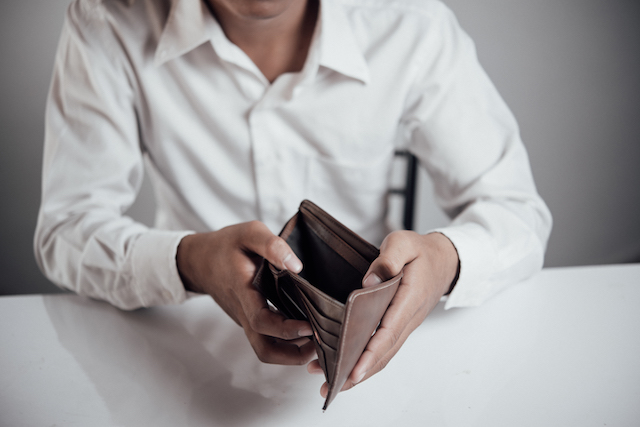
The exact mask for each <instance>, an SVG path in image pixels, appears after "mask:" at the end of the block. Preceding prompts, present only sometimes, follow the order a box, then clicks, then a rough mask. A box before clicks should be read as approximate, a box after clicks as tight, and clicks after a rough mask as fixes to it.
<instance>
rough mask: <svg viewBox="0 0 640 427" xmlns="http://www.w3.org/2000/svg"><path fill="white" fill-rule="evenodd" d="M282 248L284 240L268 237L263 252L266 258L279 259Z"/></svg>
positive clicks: (274, 236)
mask: <svg viewBox="0 0 640 427" xmlns="http://www.w3.org/2000/svg"><path fill="white" fill-rule="evenodd" d="M283 248H284V240H282V238H281V237H278V236H276V235H273V236H271V237H269V238H268V239H267V241H266V243H265V252H266V254H267V256H269V257H272V258H276V259H277V258H279V256H278V255H279V254H280V252H282V249H283Z"/></svg>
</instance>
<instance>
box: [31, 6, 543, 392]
mask: <svg viewBox="0 0 640 427" xmlns="http://www.w3.org/2000/svg"><path fill="white" fill-rule="evenodd" d="M398 147H404V148H408V149H409V150H411V151H412V152H414V153H415V154H416V155H417V156H418V158H419V159H420V161H421V163H422V164H423V165H424V166H425V167H426V168H427V170H428V171H429V173H430V174H431V176H432V178H433V180H434V183H435V191H436V195H437V199H438V201H439V202H440V204H441V206H442V207H443V209H444V210H445V211H446V212H447V213H448V214H449V215H450V216H451V217H452V218H453V222H452V223H451V225H450V226H448V227H444V228H442V229H438V230H433V231H432V232H430V233H428V234H426V235H419V234H417V233H414V232H410V231H397V232H393V233H390V234H387V233H388V230H387V229H386V228H385V225H384V224H385V221H384V219H385V212H386V204H385V200H386V193H387V190H388V173H389V168H390V165H391V162H392V159H393V153H394V151H395V149H396V148H398ZM143 162H144V165H145V166H146V167H147V170H148V171H149V174H150V176H151V178H152V181H153V185H154V188H155V192H156V199H157V204H158V213H157V216H156V225H155V227H154V228H152V229H149V228H147V227H145V226H143V225H141V224H138V223H135V222H134V221H132V220H131V219H130V218H128V217H126V216H124V215H123V213H124V212H125V211H126V209H127V208H128V207H129V206H130V205H131V203H132V202H133V200H134V199H135V195H136V192H137V190H138V188H139V186H140V183H141V179H142V175H143ZM304 198H309V199H311V200H313V201H314V202H316V203H317V204H318V205H320V206H321V207H323V208H324V209H326V210H327V211H328V212H330V213H331V214H332V215H334V216H336V217H337V218H338V219H339V220H340V221H342V222H344V223H345V224H346V225H347V226H349V227H350V228H352V229H353V230H354V231H356V232H358V233H359V234H361V235H363V236H364V237H365V238H367V239H368V240H370V241H372V242H380V241H382V244H381V254H380V257H379V258H378V259H377V260H376V261H374V263H373V264H372V265H371V268H370V269H369V271H368V272H367V274H366V275H365V278H364V280H363V286H365V287H367V286H371V285H373V284H376V283H379V282H380V281H381V280H384V279H386V278H389V277H391V276H394V275H396V274H398V273H399V272H400V271H402V270H403V271H404V277H403V279H402V283H401V285H400V287H399V289H398V292H397V294H396V296H395V298H394V299H393V301H392V303H391V305H390V307H389V309H388V310H387V312H386V314H385V316H384V318H383V320H382V323H381V327H380V329H379V330H378V331H377V332H376V334H375V335H374V337H373V338H372V339H371V341H370V343H369V344H368V346H367V349H366V350H365V352H364V354H363V355H362V357H361V358H360V360H359V362H358V364H357V365H356V367H355V368H354V370H353V372H352V373H351V376H350V377H349V380H348V381H347V383H346V384H345V387H344V388H343V389H346V388H350V387H352V386H353V385H355V384H357V383H359V382H361V381H362V380H364V379H366V378H368V377H370V376H371V375H373V374H375V373H377V372H378V371H380V370H381V369H382V368H383V367H384V366H385V365H386V364H387V363H388V361H389V360H390V359H391V358H392V357H393V355H394V354H395V353H396V352H397V351H398V349H399V348H400V346H401V345H402V344H403V343H404V341H405V340H406V339H407V337H408V335H409V334H410V333H411V332H412V331H413V330H414V329H415V328H416V327H417V326H418V325H420V323H421V322H422V321H423V320H424V319H425V317H426V316H427V315H428V314H429V312H430V311H431V310H432V309H433V308H434V306H435V305H436V304H437V302H438V301H439V300H440V298H441V297H442V296H443V295H444V294H446V293H448V292H449V291H450V290H451V289H452V288H453V290H452V292H451V294H450V295H449V297H448V302H447V308H449V307H454V306H471V305H478V304H480V303H481V302H482V301H484V300H485V299H487V298H488V297H489V296H491V295H492V294H494V293H495V292H497V291H499V290H500V289H502V288H503V287H505V286H506V285H508V284H510V283H514V282H516V281H519V280H522V279H524V278H526V277H528V276H530V275H532V274H534V273H535V272H536V271H537V270H539V269H540V267H541V265H542V260H543V253H544V247H545V245H546V240H547V238H548V234H549V230H550V226H551V217H550V214H549V212H548V210H547V208H546V206H545V205H544V203H543V202H542V201H541V199H540V198H539V197H538V195H537V193H536V190H535V186H534V184H533V179H532V177H531V174H530V169H529V164H528V160H527V155H526V152H525V150H524V147H523V145H522V142H521V141H520V138H519V135H518V128H517V125H516V123H515V120H514V119H513V117H512V115H511V113H510V112H509V110H508V109H507V107H506V106H505V105H504V103H503V102H502V100H501V99H500V97H499V95H498V94H497V92H496V90H495V89H494V88H493V86H492V85H491V83H490V82H489V80H488V79H487V77H486V76H485V74H484V72H483V71H482V69H481V68H480V66H479V64H478V62H477V59H476V56H475V52H474V47H473V44H472V42H471V41H470V40H469V38H468V37H467V36H466V35H465V34H464V33H463V32H462V30H460V28H459V27H458V24H457V22H456V21H455V18H454V17H453V16H452V14H451V13H450V12H449V11H448V10H447V9H446V8H445V7H444V6H443V5H442V4H441V3H439V2H437V1H432V0H398V1H386V2H380V1H376V0H322V1H318V0H208V1H205V2H202V1H200V0H173V1H171V0H155V1H154V0H129V1H126V0H78V1H76V2H75V3H73V4H72V5H71V7H70V9H69V13H68V16H67V20H66V23H65V27H64V29H63V33H62V37H61V42H60V46H59V50H58V55H57V59H56V64H55V70H54V77H53V81H52V86H51V93H50V97H49V101H48V105H47V124H46V141H45V157H44V168H43V200H42V207H41V211H40V216H39V221H38V227H37V230H36V237H35V245H36V256H37V258H38V262H39V264H40V266H41V268H42V269H43V271H44V272H45V274H47V276H48V277H49V278H50V279H51V280H52V281H54V282H55V283H57V284H58V285H60V286H64V287H66V288H69V289H72V290H74V291H76V292H78V293H80V294H84V295H88V296H90V297H94V298H100V299H105V300H107V301H110V302H111V303H112V304H114V305H116V306H118V307H121V308H123V309H133V308H136V307H141V306H150V305H156V304H167V303H175V302H180V301H183V300H184V299H185V298H186V295H187V292H186V291H193V292H198V293H206V294H209V295H211V296H212V297H213V298H214V299H215V301H216V302H217V303H218V304H219V305H220V306H221V307H222V308H223V309H224V310H225V311H226V313H227V314H229V316H230V317H231V318H233V319H234V320H235V321H236V322H237V323H238V324H239V325H240V326H242V328H243V329H244V331H245V333H246V335H247V338H248V339H249V341H250V343H251V345H252V346H253V348H254V350H255V352H256V354H257V355H258V357H259V358H260V359H261V360H262V361H265V362H269V363H279V364H302V363H306V362H308V361H309V359H311V358H312V356H313V347H312V345H311V343H310V342H308V341H307V340H306V338H304V337H307V336H309V335H310V334H311V330H310V327H309V324H308V323H306V322H301V321H297V320H287V319H285V318H283V317H282V316H280V315H279V314H276V313H273V312H271V311H270V310H269V309H268V306H267V304H266V301H265V300H264V298H263V297H262V296H261V295H260V294H259V292H258V291H257V290H256V289H254V288H253V287H252V286H251V281H252V278H253V276H254V274H255V271H256V263H257V260H258V259H259V257H265V258H266V259H267V260H269V261H270V262H272V263H273V264H275V265H277V266H279V267H281V268H287V269H290V270H292V271H295V272H298V271H300V270H301V269H302V268H304V266H303V265H302V264H301V262H300V260H299V259H298V258H297V257H296V256H295V254H293V252H292V251H291V249H290V248H289V247H288V246H287V244H286V243H285V242H284V241H283V240H282V239H280V238H278V237H277V236H275V235H274V233H275V232H277V231H278V230H279V229H280V227H281V226H282V225H283V224H284V223H285V221H286V220H287V219H288V218H289V217H290V216H291V215H292V214H293V213H294V212H295V210H296V208H297V206H298V204H299V202H300V201H301V200H302V199H304ZM385 236H386V237H385ZM308 369H309V371H310V372H318V371H319V370H320V368H319V365H318V363H317V361H313V362H311V363H310V364H309V365H308ZM326 392H327V387H326V384H325V385H324V386H323V388H322V390H321V393H322V394H323V395H326Z"/></svg>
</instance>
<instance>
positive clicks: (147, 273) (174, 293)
mask: <svg viewBox="0 0 640 427" xmlns="http://www.w3.org/2000/svg"><path fill="white" fill-rule="evenodd" d="M193 233H194V232H193V231H166V230H149V231H147V232H146V233H144V234H142V235H141V236H140V237H139V238H138V239H137V240H136V242H135V243H134V247H133V255H132V264H133V265H132V267H133V282H132V283H133V287H134V290H135V293H136V294H137V296H138V300H139V301H140V305H141V306H143V307H151V306H155V305H165V304H179V303H182V302H183V301H185V300H186V299H187V291H186V290H185V289H184V285H183V284H182V280H180V275H179V273H178V266H177V263H176V253H177V251H178V245H179V244H180V241H181V240H182V238H183V237H184V236H187V235H189V234H193Z"/></svg>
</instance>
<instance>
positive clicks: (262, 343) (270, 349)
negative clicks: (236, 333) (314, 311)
mask: <svg viewBox="0 0 640 427" xmlns="http://www.w3.org/2000/svg"><path fill="white" fill-rule="evenodd" d="M245 333H246V334H247V338H248V339H249V342H250V343H251V346H252V347H253V350H254V351H255V353H256V355H257V356H258V359H260V361H262V362H264V363H272V364H277V365H304V364H306V363H308V362H309V360H311V358H312V357H313V356H314V355H315V344H314V343H313V342H312V341H309V342H307V343H306V344H304V345H301V346H298V345H296V344H294V343H291V342H287V341H282V340H279V339H276V338H273V337H268V336H265V335H260V334H258V333H255V332H253V331H249V332H246V331H245Z"/></svg>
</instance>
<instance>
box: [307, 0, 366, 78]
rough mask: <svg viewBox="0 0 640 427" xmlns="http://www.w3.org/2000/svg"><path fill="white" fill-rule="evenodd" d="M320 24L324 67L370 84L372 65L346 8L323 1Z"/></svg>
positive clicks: (320, 45) (320, 44) (331, 0)
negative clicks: (361, 45)
mask: <svg viewBox="0 0 640 427" xmlns="http://www.w3.org/2000/svg"><path fill="white" fill-rule="evenodd" d="M319 24H320V25H321V28H320V39H319V42H320V43H319V49H320V59H319V61H320V65H321V66H324V67H326V68H330V69H332V70H334V71H337V72H339V73H341V74H344V75H346V76H349V77H353V78H355V79H357V80H360V81H362V82H363V83H368V82H369V66H368V65H367V62H366V60H365V58H364V55H363V53H362V51H361V50H360V48H359V47H358V43H357V41H356V37H355V34H354V33H353V29H352V28H351V24H350V23H349V21H348V19H347V17H346V15H345V11H344V9H343V8H342V5H341V4H339V3H337V2H335V1H333V0H322V2H321V7H320V22H319Z"/></svg>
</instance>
